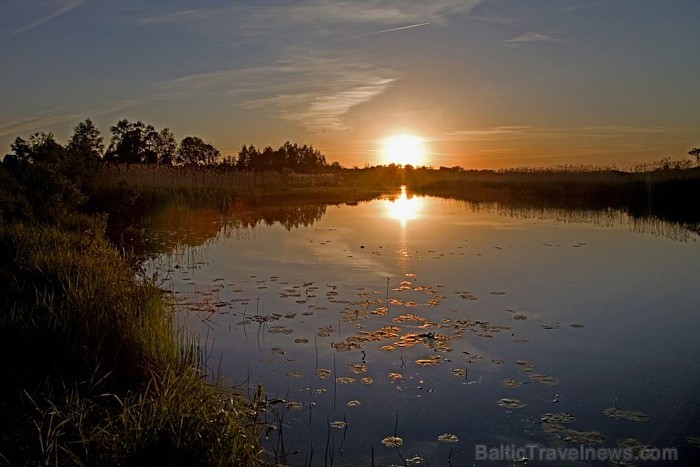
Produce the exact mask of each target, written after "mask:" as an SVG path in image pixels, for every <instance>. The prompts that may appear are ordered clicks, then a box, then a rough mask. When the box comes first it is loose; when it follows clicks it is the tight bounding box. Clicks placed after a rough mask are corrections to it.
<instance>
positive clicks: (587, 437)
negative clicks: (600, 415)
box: [564, 429, 605, 444]
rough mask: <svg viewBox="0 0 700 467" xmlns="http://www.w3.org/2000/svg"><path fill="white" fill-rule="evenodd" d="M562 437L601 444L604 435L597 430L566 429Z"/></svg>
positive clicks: (574, 440)
mask: <svg viewBox="0 0 700 467" xmlns="http://www.w3.org/2000/svg"><path fill="white" fill-rule="evenodd" d="M564 439H565V440H566V441H572V442H574V443H581V444H601V443H603V441H605V436H603V435H602V434H601V433H599V432H597V431H577V430H571V429H568V430H566V431H565V432H564Z"/></svg>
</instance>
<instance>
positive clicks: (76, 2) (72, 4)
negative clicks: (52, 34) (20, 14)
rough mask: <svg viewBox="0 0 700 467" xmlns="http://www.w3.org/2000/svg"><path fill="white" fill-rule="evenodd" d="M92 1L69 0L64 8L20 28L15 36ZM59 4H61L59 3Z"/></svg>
mask: <svg viewBox="0 0 700 467" xmlns="http://www.w3.org/2000/svg"><path fill="white" fill-rule="evenodd" d="M89 1H90V0H67V1H64V2H60V3H63V5H62V6H60V7H59V8H58V9H56V10H53V11H51V12H50V13H47V14H45V15H42V16H40V17H39V18H37V19H36V20H34V21H32V22H31V23H29V24H26V25H24V26H22V27H20V28H17V29H15V30H14V31H13V34H14V35H18V34H22V33H24V32H27V31H31V30H32V29H35V28H38V27H39V26H41V25H42V24H45V23H48V22H49V21H51V20H52V19H54V18H58V17H59V16H62V15H64V14H66V13H68V12H70V11H73V10H75V9H76V8H78V7H79V6H81V5H83V4H85V3H87V2H89ZM57 3H59V2H57Z"/></svg>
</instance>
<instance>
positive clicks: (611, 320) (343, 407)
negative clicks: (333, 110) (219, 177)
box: [149, 195, 700, 466]
mask: <svg viewBox="0 0 700 467" xmlns="http://www.w3.org/2000/svg"><path fill="white" fill-rule="evenodd" d="M259 209H260V208H258V209H257V210H256V209H253V208H250V209H248V208H245V207H240V206H239V207H237V208H236V209H235V210H234V211H232V213H231V214H230V216H228V217H227V216H222V215H221V214H219V213H217V212H215V211H188V210H185V209H182V208H170V209H168V210H166V211H164V212H163V213H162V215H161V216H159V217H157V218H154V219H153V220H152V224H153V225H152V226H151V227H152V228H151V230H152V231H153V234H152V241H154V242H156V243H158V242H162V243H163V244H169V245H171V246H175V247H174V248H172V249H171V250H170V251H169V252H167V253H164V254H162V255H160V256H158V257H157V258H156V259H154V260H152V261H151V262H150V263H149V268H150V269H151V270H152V271H153V270H158V271H159V274H160V275H161V276H162V277H165V285H166V286H167V287H169V288H171V289H172V290H173V291H174V293H175V296H176V298H177V301H178V309H179V313H178V324H179V325H182V326H185V327H186V328H187V329H188V330H190V331H193V332H194V333H196V334H197V335H198V336H199V340H200V343H201V344H202V346H203V347H204V348H206V349H207V350H206V352H207V354H208V362H209V363H208V364H209V366H210V367H211V370H212V371H214V372H217V373H218V374H219V375H220V376H221V377H223V378H224V379H225V380H226V381H227V382H228V383H230V384H231V385H239V386H241V387H244V388H249V390H250V391H251V392H253V391H254V390H255V388H256V386H257V384H262V385H263V386H264V388H265V392H266V394H267V396H268V397H269V398H270V399H278V401H277V402H276V403H274V404H273V405H272V410H271V411H270V413H269V414H268V416H267V420H268V421H269V422H270V424H271V425H272V426H273V427H274V429H271V430H270V432H269V437H268V443H267V448H268V449H269V451H270V459H271V460H274V459H275V456H277V458H276V460H277V461H278V462H280V463H285V462H286V463H287V464H289V465H308V464H311V465H372V462H374V465H392V464H394V465H405V464H409V465H413V464H418V465H450V463H451V465H455V466H459V465H471V464H473V463H475V445H477V444H481V445H486V446H487V447H488V449H493V448H500V446H501V445H503V444H505V445H511V446H512V445H514V446H515V447H525V446H530V445H538V446H543V447H571V448H577V449H578V448H579V446H581V445H583V446H593V447H606V448H612V447H616V446H618V443H620V442H621V441H622V442H623V445H634V442H633V441H629V440H627V441H623V440H626V439H629V438H631V439H633V440H636V442H637V444H639V445H645V446H651V447H657V448H665V447H672V448H676V449H677V451H678V456H679V457H680V461H681V462H680V464H693V462H697V461H698V460H699V459H700V449H699V448H698V447H697V444H698V439H697V437H700V413H699V410H700V405H699V404H700V397H699V396H700V344H699V343H698V339H699V337H700V333H699V331H700V314H699V313H698V312H699V310H700V307H699V306H698V305H699V303H700V300H699V298H700V297H699V295H700V294H699V293H698V278H700V243H699V242H698V241H697V238H696V237H695V236H694V234H690V233H687V232H684V231H683V230H682V229H681V228H678V227H672V226H667V225H664V224H661V223H648V222H647V223H646V224H643V223H639V222H638V221H637V222H635V221H634V220H632V219H628V218H627V217H626V216H625V215H623V214H621V213H616V212H609V213H597V214H595V213H588V214H587V215H585V216H584V215H580V214H579V215H574V214H572V213H566V212H544V211H543V212H541V213H535V212H522V211H509V210H507V209H506V208H497V207H496V208H494V209H483V208H481V209H477V208H476V207H475V206H472V205H470V204H467V203H462V202H458V201H450V200H444V199H438V198H420V197H413V198H407V197H406V196H405V195H403V196H399V197H394V198H392V199H389V198H387V199H378V200H375V201H371V202H366V203H360V204H358V205H352V206H349V205H343V206H327V207H322V206H318V207H314V206H311V207H305V208H300V207H294V208H290V207H287V208H280V207H278V208H274V209H273V208H269V207H268V208H266V209H267V211H265V213H263V214H260V213H259V212H257V211H258V210H259ZM284 209H287V211H288V212H286V211H284ZM280 213H282V214H280ZM261 218H262V219H266V221H264V220H263V221H261V222H258V220H260V219H261ZM276 220H282V221H283V222H282V223H279V222H276ZM610 408H618V409H622V410H623V411H624V412H615V411H611V410H609V409H610ZM606 411H607V412H606ZM545 414H554V415H553V416H551V415H545ZM561 414H566V415H561ZM543 416H544V422H543ZM334 422H342V423H334ZM280 427H281V430H280ZM441 435H454V436H442V437H441ZM390 436H397V437H400V438H401V439H402V444H401V445H400V446H399V447H387V446H385V445H383V444H382V440H383V439H385V438H387V437H390ZM387 441H388V440H387ZM450 441H451V442H450ZM624 443H631V444H624ZM694 444H695V445H694ZM482 449H483V448H482ZM537 460H538V459H537V458H535V459H533V461H534V462H533V463H534V464H535V465H537V464H538V462H537ZM492 464H493V465H504V464H508V463H507V462H496V463H492ZM544 464H547V463H543V465H544ZM555 464H562V462H555V463H554V464H552V463H549V464H548V465H555ZM572 464H574V463H572ZM579 464H582V465H584V464H594V465H597V463H596V462H579ZM602 464H606V463H602ZM640 465H643V463H640ZM647 465H648V464H647Z"/></svg>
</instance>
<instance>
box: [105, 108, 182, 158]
mask: <svg viewBox="0 0 700 467" xmlns="http://www.w3.org/2000/svg"><path fill="white" fill-rule="evenodd" d="M110 132H111V133H112V139H111V142H110V145H109V148H108V149H107V154H106V155H105V158H106V159H107V160H108V161H110V162H115V163H117V164H157V163H160V162H162V163H172V160H173V158H174V156H175V154H176V148H177V143H176V141H175V136H174V135H173V133H172V132H171V131H170V130H169V129H167V128H164V129H163V130H161V131H160V132H158V131H156V129H155V128H154V127H153V125H146V124H145V123H143V122H142V121H140V120H139V121H137V122H135V123H133V122H130V121H128V120H126V119H124V120H120V121H119V122H117V124H116V125H114V126H113V127H111V128H110Z"/></svg>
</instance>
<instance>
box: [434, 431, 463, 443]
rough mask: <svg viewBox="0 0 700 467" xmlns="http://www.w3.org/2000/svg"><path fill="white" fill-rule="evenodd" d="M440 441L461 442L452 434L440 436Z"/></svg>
mask: <svg viewBox="0 0 700 467" xmlns="http://www.w3.org/2000/svg"><path fill="white" fill-rule="evenodd" d="M438 441H440V442H441V443H456V442H457V441H459V438H458V437H457V435H453V434H451V433H444V434H441V435H440V436H438Z"/></svg>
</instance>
